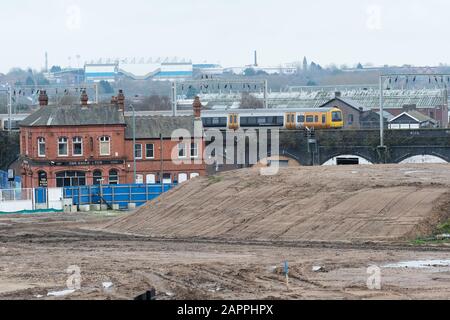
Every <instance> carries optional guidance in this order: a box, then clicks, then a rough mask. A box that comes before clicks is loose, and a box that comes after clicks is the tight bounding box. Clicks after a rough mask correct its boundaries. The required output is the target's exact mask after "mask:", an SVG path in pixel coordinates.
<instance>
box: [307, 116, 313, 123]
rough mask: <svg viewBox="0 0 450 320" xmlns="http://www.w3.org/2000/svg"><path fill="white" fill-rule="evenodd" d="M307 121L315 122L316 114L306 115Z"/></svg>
mask: <svg viewBox="0 0 450 320" xmlns="http://www.w3.org/2000/svg"><path fill="white" fill-rule="evenodd" d="M306 122H308V123H312V122H314V116H306Z"/></svg>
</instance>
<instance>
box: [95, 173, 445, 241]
mask: <svg viewBox="0 0 450 320" xmlns="http://www.w3.org/2000/svg"><path fill="white" fill-rule="evenodd" d="M449 216H450V166H449V165H426V166H424V165H408V166H398V165H389V166H360V167H354V166H350V167H348V166H343V167H313V168H311V167H303V168H302V167H298V168H288V169H281V170H280V172H279V174H277V175H274V176H262V175H261V174H260V172H259V170H256V169H253V170H243V171H234V172H229V173H225V174H223V175H221V176H219V177H210V178H199V179H196V180H194V181H191V182H190V183H189V184H186V185H182V186H180V187H179V188H177V189H175V190H173V191H171V192H169V193H167V194H165V195H163V196H162V197H161V198H160V199H157V201H154V202H152V203H149V204H148V205H147V206H145V207H143V208H141V209H140V210H138V211H137V212H136V213H135V214H132V215H130V216H126V217H122V218H119V219H116V220H113V221H112V222H111V223H109V224H107V225H106V226H105V227H104V228H103V230H105V231H109V232H118V233H127V234H137V235H145V236H154V237H161V238H183V239H185V238H188V239H227V240H263V241H266V240H276V241H294V242H298V241H351V242H357V241H386V240H398V239H415V238H416V237H418V236H421V235H424V234H426V233H429V232H430V231H431V229H432V228H433V226H435V225H436V223H437V222H438V221H442V220H446V219H447V218H448V217H449Z"/></svg>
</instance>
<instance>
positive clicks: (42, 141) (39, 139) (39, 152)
mask: <svg viewBox="0 0 450 320" xmlns="http://www.w3.org/2000/svg"><path fill="white" fill-rule="evenodd" d="M37 143H38V150H37V152H38V157H39V158H45V154H46V150H45V138H44V137H39V138H38V141H37ZM42 145H43V146H44V154H41V146H42Z"/></svg>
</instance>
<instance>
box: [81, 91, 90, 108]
mask: <svg viewBox="0 0 450 320" xmlns="http://www.w3.org/2000/svg"><path fill="white" fill-rule="evenodd" d="M80 100H81V105H82V106H83V107H86V106H87V105H88V102H89V97H88V95H87V93H86V90H83V92H82V93H81V98H80Z"/></svg>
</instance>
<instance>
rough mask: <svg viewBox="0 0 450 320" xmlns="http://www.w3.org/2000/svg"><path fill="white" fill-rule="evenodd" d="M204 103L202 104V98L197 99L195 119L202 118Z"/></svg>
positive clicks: (194, 105) (195, 100) (195, 101)
mask: <svg viewBox="0 0 450 320" xmlns="http://www.w3.org/2000/svg"><path fill="white" fill-rule="evenodd" d="M202 107H203V106H202V103H201V102H200V97H198V96H197V97H195V99H194V103H193V104H192V108H193V109H194V117H195V118H200V117H201V116H202Z"/></svg>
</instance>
